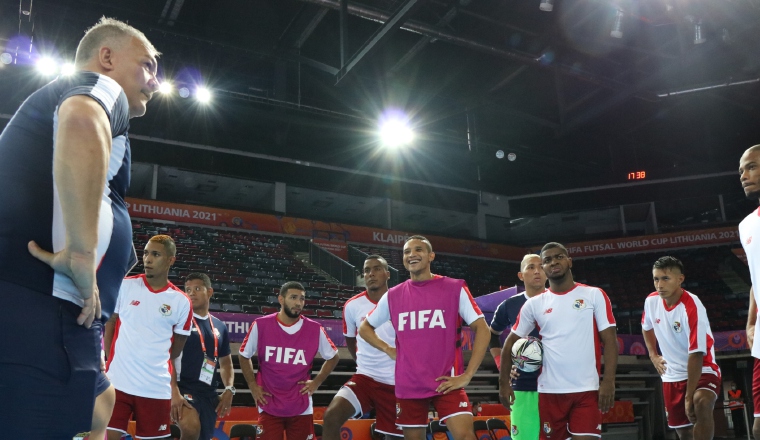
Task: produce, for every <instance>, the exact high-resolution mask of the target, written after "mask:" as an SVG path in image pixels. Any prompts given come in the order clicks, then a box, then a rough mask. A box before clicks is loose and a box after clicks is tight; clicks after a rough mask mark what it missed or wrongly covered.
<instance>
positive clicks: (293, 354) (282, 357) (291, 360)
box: [264, 345, 306, 365]
mask: <svg viewBox="0 0 760 440" xmlns="http://www.w3.org/2000/svg"><path fill="white" fill-rule="evenodd" d="M272 356H274V357H275V358H274V362H275V363H278V364H292V365H299V364H300V365H306V355H305V354H304V351H303V350H296V349H295V348H287V347H286V348H283V347H271V346H269V345H267V346H266V348H264V360H265V361H266V362H270V360H269V359H270V358H271V357H272Z"/></svg>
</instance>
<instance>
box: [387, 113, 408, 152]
mask: <svg viewBox="0 0 760 440" xmlns="http://www.w3.org/2000/svg"><path fill="white" fill-rule="evenodd" d="M380 139H381V140H382V141H383V144H384V145H386V146H389V147H399V146H401V145H407V144H409V143H411V142H412V140H413V139H414V132H413V131H412V129H411V127H409V124H408V123H407V121H406V120H404V119H402V118H400V117H389V118H388V119H386V120H385V121H382V122H381V123H380Z"/></svg>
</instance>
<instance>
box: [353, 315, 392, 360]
mask: <svg viewBox="0 0 760 440" xmlns="http://www.w3.org/2000/svg"><path fill="white" fill-rule="evenodd" d="M359 336H361V337H362V339H364V340H365V341H367V343H368V344H369V345H371V346H373V347H375V348H377V349H378V350H380V351H382V352H383V353H385V354H387V355H388V356H390V358H391V359H393V360H396V348H395V347H391V346H390V345H389V344H388V343H387V342H385V341H383V340H382V339H380V336H378V335H377V333H376V332H375V328H374V327H372V325H371V324H370V323H369V322H367V321H366V320H365V321H364V322H362V325H360V326H359Z"/></svg>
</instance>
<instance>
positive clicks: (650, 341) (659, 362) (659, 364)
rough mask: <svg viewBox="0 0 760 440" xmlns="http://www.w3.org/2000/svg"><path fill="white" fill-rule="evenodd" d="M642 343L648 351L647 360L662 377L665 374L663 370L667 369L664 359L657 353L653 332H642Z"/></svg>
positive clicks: (655, 338)
mask: <svg viewBox="0 0 760 440" xmlns="http://www.w3.org/2000/svg"><path fill="white" fill-rule="evenodd" d="M642 333H643V335H644V343H645V344H646V346H647V350H648V351H649V359H650V360H651V361H652V363H653V364H654V368H655V369H657V374H659V375H660V376H662V375H663V374H665V370H666V369H667V368H668V367H667V366H666V365H667V362H665V359H664V358H663V357H662V356H660V354H659V353H658V352H657V337H656V336H655V334H654V330H644V331H643V332H642Z"/></svg>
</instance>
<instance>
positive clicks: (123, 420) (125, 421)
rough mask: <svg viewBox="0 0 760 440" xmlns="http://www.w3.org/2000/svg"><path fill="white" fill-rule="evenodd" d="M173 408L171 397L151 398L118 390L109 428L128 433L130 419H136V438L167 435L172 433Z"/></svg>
mask: <svg viewBox="0 0 760 440" xmlns="http://www.w3.org/2000/svg"><path fill="white" fill-rule="evenodd" d="M171 408H172V400H171V399H149V398H147V397H139V396H133V395H131V394H127V393H123V392H121V391H119V390H116V404H114V407H113V413H111V420H110V421H109V422H108V429H109V430H111V431H119V432H122V433H124V434H126V433H127V427H128V426H129V419H134V421H135V425H136V429H135V438H157V437H166V436H168V435H169V434H171V431H170V429H169V425H170V424H171Z"/></svg>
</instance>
